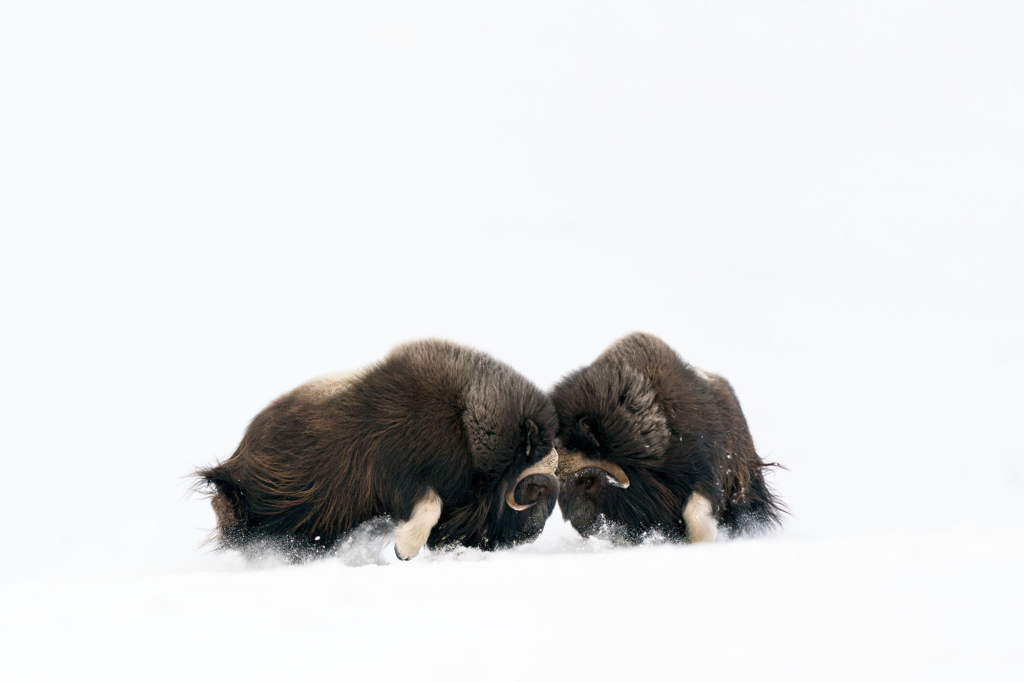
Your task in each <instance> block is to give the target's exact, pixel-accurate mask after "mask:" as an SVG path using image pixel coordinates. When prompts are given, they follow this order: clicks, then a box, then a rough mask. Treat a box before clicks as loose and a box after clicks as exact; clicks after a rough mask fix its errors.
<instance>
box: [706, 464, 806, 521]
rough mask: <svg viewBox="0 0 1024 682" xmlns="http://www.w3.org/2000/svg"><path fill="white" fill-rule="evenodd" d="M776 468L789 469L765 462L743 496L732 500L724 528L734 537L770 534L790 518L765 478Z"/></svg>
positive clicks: (760, 465)
mask: <svg viewBox="0 0 1024 682" xmlns="http://www.w3.org/2000/svg"><path fill="white" fill-rule="evenodd" d="M773 468H779V469H785V468H786V467H784V466H782V465H781V464H778V463H776V462H761V461H760V460H759V467H758V468H757V469H756V470H755V471H754V473H753V474H752V475H751V476H750V479H749V485H748V487H747V488H746V489H745V490H744V491H743V493H742V495H741V496H740V497H739V498H737V499H733V500H729V502H731V503H732V504H729V505H728V506H727V508H726V513H725V514H724V515H723V518H722V521H721V523H722V525H723V526H725V528H726V529H727V530H728V532H729V533H730V535H746V534H757V533H763V532H768V531H771V530H774V529H776V528H780V527H781V526H782V520H783V518H784V517H786V516H789V513H790V512H789V508H788V507H787V506H786V504H785V503H784V502H783V501H782V500H780V499H779V497H778V495H776V494H775V492H774V491H773V490H772V488H771V486H769V485H768V482H767V481H766V480H765V477H764V474H765V473H766V472H771V470H772V469H773Z"/></svg>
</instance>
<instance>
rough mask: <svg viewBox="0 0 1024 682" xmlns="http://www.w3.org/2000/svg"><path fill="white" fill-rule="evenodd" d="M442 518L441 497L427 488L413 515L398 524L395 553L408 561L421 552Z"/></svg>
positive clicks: (414, 508) (413, 510)
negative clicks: (432, 530)
mask: <svg viewBox="0 0 1024 682" xmlns="http://www.w3.org/2000/svg"><path fill="white" fill-rule="evenodd" d="M440 518H441V498H440V497H439V496H438V494H437V493H436V492H434V490H433V489H432V488H427V491H426V492H425V493H423V496H422V497H421V498H420V499H419V501H418V502H417V503H416V506H415V507H413V508H412V516H410V517H409V520H408V521H403V522H402V523H400V524H398V528H396V529H395V554H397V555H398V558H399V559H401V560H403V561H408V560H409V559H411V558H413V557H414V556H416V555H417V554H419V552H420V548H421V547H423V545H425V544H427V538H429V537H430V529H431V528H433V527H434V526H435V525H437V521H438V519H440Z"/></svg>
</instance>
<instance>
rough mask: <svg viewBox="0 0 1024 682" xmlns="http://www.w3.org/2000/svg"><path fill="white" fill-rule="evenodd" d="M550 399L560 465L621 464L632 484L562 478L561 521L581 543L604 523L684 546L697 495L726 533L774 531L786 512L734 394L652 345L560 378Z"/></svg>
mask: <svg viewBox="0 0 1024 682" xmlns="http://www.w3.org/2000/svg"><path fill="white" fill-rule="evenodd" d="M551 399H552V401H553V402H554V404H555V408H556V409H557V411H558V419H559V431H558V437H557V439H556V445H557V447H558V450H559V454H560V456H561V457H562V459H563V461H566V460H567V459H568V458H569V457H571V456H573V455H574V454H576V453H579V454H582V455H583V456H584V457H585V458H587V459H588V460H591V461H594V462H598V463H600V462H612V463H614V464H617V465H618V466H619V467H621V469H622V471H624V472H625V473H626V475H627V476H628V477H629V485H628V487H627V488H622V487H616V486H615V485H613V484H612V478H611V477H610V476H605V475H604V474H603V472H602V471H601V470H599V469H596V468H593V467H590V468H587V469H583V470H580V471H576V472H566V471H560V472H559V476H560V477H561V478H562V479H563V480H562V490H561V493H560V494H559V500H558V501H559V506H560V507H561V509H562V514H563V516H564V517H565V518H566V519H567V520H569V521H570V522H571V523H572V525H573V527H574V528H576V530H577V531H579V532H580V533H582V534H583V535H589V534H592V533H594V532H596V531H597V530H598V529H599V528H600V525H601V523H602V521H603V520H607V521H611V522H613V523H614V524H616V525H618V526H619V527H620V528H622V529H623V530H625V532H626V535H627V536H628V537H629V538H630V539H632V540H634V541H636V540H639V539H640V538H641V537H642V536H643V535H644V534H645V533H647V532H649V531H657V532H660V533H663V534H665V535H666V536H668V537H670V538H673V539H679V540H682V539H683V538H685V537H686V527H685V522H684V520H683V509H684V507H685V505H686V503H687V501H688V500H689V499H690V496H691V494H692V493H694V492H697V493H700V494H701V495H703V496H704V497H706V498H707V499H708V500H709V501H710V502H711V507H712V514H713V516H714V518H715V519H716V520H717V521H718V522H719V524H720V525H721V526H722V527H723V528H724V529H725V530H726V531H727V532H730V533H732V534H736V533H739V532H743V531H748V530H757V529H765V528H768V527H772V526H775V525H777V524H779V522H780V515H781V513H782V512H783V507H782V505H781V504H780V503H779V501H778V500H777V499H776V498H775V496H774V495H773V494H772V491H771V490H770V488H769V487H768V485H767V483H766V482H765V480H764V475H763V471H764V469H765V468H766V467H770V466H777V465H774V464H770V463H765V462H763V461H762V460H761V458H760V457H759V456H758V455H757V452H756V451H755V450H754V443H753V440H752V439H751V436H750V431H749V429H748V428H747V422H746V420H745V419H744V417H743V411H742V410H741V409H740V404H739V401H738V400H737V399H736V394H735V393H734V392H733V390H732V387H731V386H730V385H729V383H728V382H727V381H726V380H725V379H723V378H721V377H718V376H714V375H708V374H706V373H704V372H701V371H700V370H697V369H695V368H693V367H691V366H690V365H688V364H687V363H685V362H684V361H683V360H682V359H681V358H680V357H679V356H678V355H677V354H676V353H675V352H674V351H673V350H672V349H671V348H670V347H669V346H668V345H666V344H665V343H664V342H663V341H662V340H660V339H658V338H657V337H655V336H652V335H650V334H632V335H630V336H627V337H626V338H624V339H621V340H620V341H618V342H616V343H615V344H613V345H612V346H611V347H610V348H608V349H607V350H606V351H605V352H604V353H603V354H602V355H601V356H600V357H598V358H597V360H595V361H594V363H593V364H591V365H590V366H588V367H584V368H583V369H580V370H577V371H575V372H573V373H571V374H569V375H568V376H566V377H565V378H564V379H562V380H561V381H560V382H559V383H558V385H557V386H555V388H554V389H553V390H552V392H551Z"/></svg>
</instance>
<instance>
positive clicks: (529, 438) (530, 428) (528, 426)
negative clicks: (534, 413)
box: [523, 419, 540, 457]
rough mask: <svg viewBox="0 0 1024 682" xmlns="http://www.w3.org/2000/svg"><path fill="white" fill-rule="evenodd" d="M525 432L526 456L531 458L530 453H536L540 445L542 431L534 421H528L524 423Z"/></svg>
mask: <svg viewBox="0 0 1024 682" xmlns="http://www.w3.org/2000/svg"><path fill="white" fill-rule="evenodd" d="M523 431H524V432H525V434H526V456H527V457H529V456H530V453H531V452H535V451H536V450H537V447H538V446H539V445H540V429H538V428H537V425H536V424H534V423H533V420H532V419H527V420H526V421H525V422H523Z"/></svg>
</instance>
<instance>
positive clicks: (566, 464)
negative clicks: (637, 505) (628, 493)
mask: <svg viewBox="0 0 1024 682" xmlns="http://www.w3.org/2000/svg"><path fill="white" fill-rule="evenodd" d="M587 467H597V468H598V469H601V470H602V471H604V472H605V473H606V474H608V476H609V478H610V480H609V481H608V482H609V483H611V484H612V485H614V486H615V487H617V488H628V487H629V476H627V475H626V472H625V471H623V470H622V467H620V466H619V465H618V464H613V463H612V462H609V461H608V460H604V459H590V458H589V457H584V456H583V455H581V454H580V453H578V452H572V453H569V454H565V455H562V457H561V459H560V460H559V462H558V477H559V478H560V479H562V480H563V481H564V480H565V479H567V478H569V477H570V476H572V475H573V474H574V473H576V472H577V471H579V470H580V469H585V468H587Z"/></svg>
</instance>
